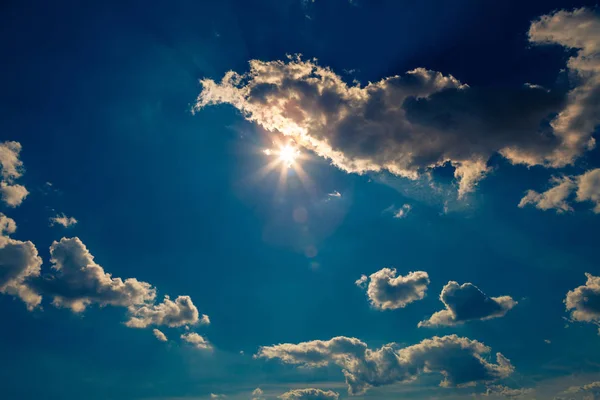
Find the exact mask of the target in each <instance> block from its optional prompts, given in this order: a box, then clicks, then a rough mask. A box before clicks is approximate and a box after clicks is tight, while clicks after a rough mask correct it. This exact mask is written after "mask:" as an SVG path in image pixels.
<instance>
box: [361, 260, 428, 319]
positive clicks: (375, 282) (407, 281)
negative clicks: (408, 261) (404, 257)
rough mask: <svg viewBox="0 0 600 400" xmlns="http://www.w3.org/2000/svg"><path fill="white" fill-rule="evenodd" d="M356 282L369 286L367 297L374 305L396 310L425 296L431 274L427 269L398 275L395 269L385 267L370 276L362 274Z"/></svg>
mask: <svg viewBox="0 0 600 400" xmlns="http://www.w3.org/2000/svg"><path fill="white" fill-rule="evenodd" d="M369 279H370V281H369ZM367 281H369V283H368V286H367ZM355 284H356V285H357V286H359V287H362V288H364V287H365V286H367V297H368V298H369V300H370V302H371V304H372V305H373V307H375V308H377V309H379V310H395V309H398V308H404V307H406V306H407V305H408V304H410V303H412V302H414V301H417V300H422V299H423V298H424V297H425V293H426V291H427V286H428V285H429V275H428V274H427V272H425V271H415V272H410V273H409V274H408V275H406V276H401V275H399V276H396V270H395V269H390V268H383V269H381V270H379V271H377V272H375V273H373V274H371V275H370V276H369V277H368V278H367V276H366V275H362V276H361V277H360V279H359V280H357V281H356V282H355Z"/></svg>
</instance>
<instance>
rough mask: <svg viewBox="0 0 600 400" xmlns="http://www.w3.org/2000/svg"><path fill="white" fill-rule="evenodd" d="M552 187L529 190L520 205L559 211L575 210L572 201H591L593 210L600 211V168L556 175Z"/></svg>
mask: <svg viewBox="0 0 600 400" xmlns="http://www.w3.org/2000/svg"><path fill="white" fill-rule="evenodd" d="M550 182H551V184H552V187H551V188H550V189H548V190H546V191H545V192H542V193H538V192H536V191H535V190H528V191H527V193H526V194H525V197H523V198H522V199H521V201H520V203H519V207H521V208H522V207H525V206H527V205H533V206H535V207H536V208H538V209H540V210H544V211H546V210H556V212H557V213H563V212H570V211H573V207H572V205H571V203H572V202H573V201H577V202H590V203H592V204H593V211H594V212H595V213H597V214H598V213H600V168H596V169H592V170H589V171H586V172H585V173H583V174H581V175H579V176H563V177H554V178H552V180H551V181H550Z"/></svg>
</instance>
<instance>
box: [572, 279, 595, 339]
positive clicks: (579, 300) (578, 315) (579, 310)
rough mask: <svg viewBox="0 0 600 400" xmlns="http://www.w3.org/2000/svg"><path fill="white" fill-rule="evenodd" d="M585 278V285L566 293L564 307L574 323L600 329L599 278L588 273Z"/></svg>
mask: <svg viewBox="0 0 600 400" xmlns="http://www.w3.org/2000/svg"><path fill="white" fill-rule="evenodd" d="M585 276H586V277H587V281H586V283H585V285H582V286H579V287H577V288H575V289H573V290H570V291H569V292H568V293H567V297H566V298H565V305H566V307H567V311H570V312H571V319H573V320H574V321H580V322H589V323H592V324H596V325H597V326H598V327H599V328H600V277H599V276H594V275H592V274H588V273H586V274H585ZM599 332H600V329H599Z"/></svg>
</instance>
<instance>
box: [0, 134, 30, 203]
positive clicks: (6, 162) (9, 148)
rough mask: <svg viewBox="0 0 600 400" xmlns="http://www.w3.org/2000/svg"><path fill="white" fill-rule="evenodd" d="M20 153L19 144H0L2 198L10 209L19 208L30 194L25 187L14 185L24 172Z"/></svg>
mask: <svg viewBox="0 0 600 400" xmlns="http://www.w3.org/2000/svg"><path fill="white" fill-rule="evenodd" d="M20 153H21V144H20V143H19V142H2V143H0V177H1V180H0V198H1V199H2V201H3V202H4V203H5V204H6V205H8V206H9V207H17V206H18V205H20V204H21V203H22V202H23V200H24V199H25V197H27V195H28V194H29V192H28V191H27V189H26V188H25V186H23V185H19V184H16V183H14V181H15V179H18V178H20V177H21V176H22V175H23V170H24V169H23V162H22V161H21V160H20V159H19V155H20Z"/></svg>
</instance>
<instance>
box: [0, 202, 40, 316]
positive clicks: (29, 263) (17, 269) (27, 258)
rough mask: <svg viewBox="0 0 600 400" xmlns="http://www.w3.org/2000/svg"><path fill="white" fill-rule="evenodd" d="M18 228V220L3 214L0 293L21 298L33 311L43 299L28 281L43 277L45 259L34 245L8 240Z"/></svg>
mask: <svg viewBox="0 0 600 400" xmlns="http://www.w3.org/2000/svg"><path fill="white" fill-rule="evenodd" d="M16 229H17V224H16V223H15V221H14V220H13V219H12V218H8V217H7V216H5V215H4V214H2V213H0V293H3V294H8V295H11V296H16V297H19V298H20V299H21V300H23V302H25V304H26V305H27V308H28V309H33V308H35V307H37V306H38V305H39V304H40V302H41V301H42V298H41V296H40V295H39V294H38V293H36V292H35V291H34V290H32V289H31V288H30V287H29V286H28V285H27V281H28V279H30V278H33V277H37V276H39V275H40V270H41V265H42V259H41V258H40V256H39V255H38V252H37V249H36V247H35V245H34V244H33V243H31V242H30V241H27V242H23V241H20V240H14V239H12V238H10V237H9V235H10V234H12V233H14V232H15V231H16Z"/></svg>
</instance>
